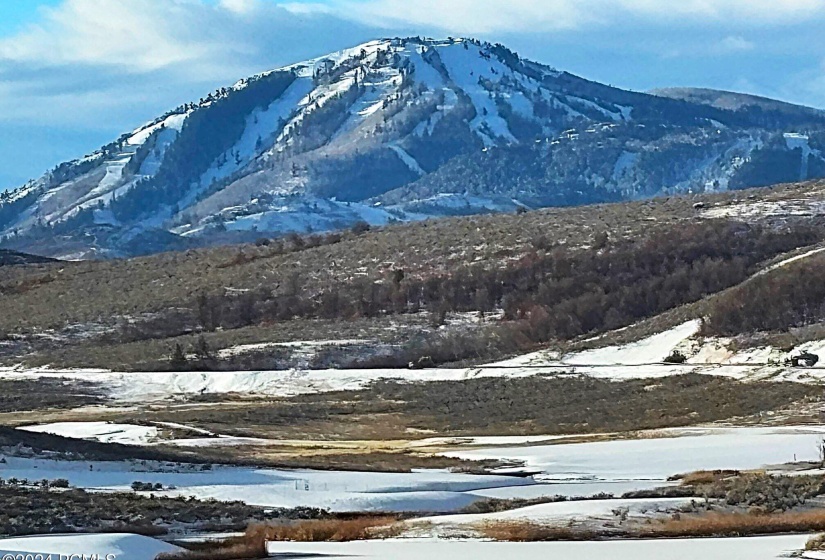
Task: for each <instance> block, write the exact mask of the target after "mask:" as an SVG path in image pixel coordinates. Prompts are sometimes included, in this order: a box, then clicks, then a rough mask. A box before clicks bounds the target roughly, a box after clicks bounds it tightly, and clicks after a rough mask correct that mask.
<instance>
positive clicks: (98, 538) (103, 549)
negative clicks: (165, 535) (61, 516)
mask: <svg viewBox="0 0 825 560" xmlns="http://www.w3.org/2000/svg"><path fill="white" fill-rule="evenodd" d="M182 551H183V550H182V549H181V548H178V547H177V546H174V545H171V544H169V543H165V542H163V541H159V540H157V539H152V538H149V537H143V536H140V535H131V534H127V533H111V534H105V535H35V536H30V537H15V538H10V539H0V554H3V555H8V554H10V555H18V554H23V555H24V556H20V558H24V557H26V558H33V556H31V555H38V557H40V556H42V557H44V558H47V557H48V556H49V555H53V557H55V558H57V557H60V556H62V557H63V558H68V556H69V555H85V557H87V558H88V557H91V556H92V555H97V557H98V558H101V559H103V560H105V559H106V558H107V556H108V557H109V558H115V559H116V560H154V559H155V557H156V556H157V555H158V554H162V553H175V552H182ZM79 557H80V556H74V558H79Z"/></svg>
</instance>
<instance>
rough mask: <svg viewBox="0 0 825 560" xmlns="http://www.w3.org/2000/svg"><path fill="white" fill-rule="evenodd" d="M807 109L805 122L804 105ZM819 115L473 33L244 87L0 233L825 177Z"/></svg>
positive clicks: (59, 246)
mask: <svg viewBox="0 0 825 560" xmlns="http://www.w3.org/2000/svg"><path fill="white" fill-rule="evenodd" d="M812 111H813V112H812ZM821 130H825V113H821V114H820V113H819V112H816V111H815V110H813V109H810V108H804V107H801V108H797V109H788V108H787V107H785V106H784V105H783V106H782V110H781V111H780V110H773V109H771V108H767V109H766V108H764V107H762V106H759V105H747V104H746V105H742V106H740V107H738V108H737V109H736V110H730V109H725V108H719V107H715V106H712V105H711V104H708V103H706V102H695V101H686V100H683V99H671V98H668V97H662V96H655V95H649V94H645V93H638V92H631V91H625V90H621V89H618V88H613V87H611V86H606V85H603V84H599V83H598V82H593V81H590V80H586V79H584V78H580V77H578V76H574V75H573V74H569V73H567V72H564V71H560V70H557V69H554V68H552V67H550V66H546V65H543V64H540V63H537V62H533V61H529V60H525V59H522V58H520V57H519V56H518V55H517V54H516V53H514V52H512V51H510V50H509V49H507V48H506V47H504V46H503V45H492V44H490V43H482V42H479V41H476V40H473V39H447V40H434V39H422V38H412V37H411V38H403V39H402V38H395V39H380V40H375V41H370V42H367V43H364V44H362V45H358V46H356V47H353V48H349V49H344V50H342V51H338V52H336V53H332V54H330V55H327V56H322V57H318V58H315V59H311V60H308V61H304V62H300V63H297V64H293V65H290V66H286V67H283V68H279V69H275V70H271V71H268V72H264V73H261V74H258V75H255V76H252V77H250V78H247V79H244V80H240V81H238V82H236V83H235V84H234V85H233V86H231V87H226V88H220V89H218V90H216V91H215V92H213V93H211V94H209V95H207V96H206V97H204V98H202V99H201V100H199V102H197V103H188V104H185V105H182V106H180V107H178V108H177V109H174V110H172V111H169V112H167V113H166V114H164V115H162V116H160V117H159V118H157V119H154V120H152V121H149V122H148V123H147V124H146V125H144V126H142V127H139V128H138V129H136V130H135V131H133V132H131V133H127V134H124V135H121V137H119V138H118V139H117V140H116V141H114V142H112V143H110V144H108V145H106V146H104V147H102V148H101V149H100V150H98V151H96V152H94V153H92V154H90V155H88V156H86V157H84V158H80V159H78V160H74V161H72V162H67V163H64V164H61V165H59V166H57V167H56V168H55V169H54V170H52V171H51V172H49V173H47V174H46V175H44V176H43V177H41V178H40V179H37V180H34V181H30V182H29V183H27V184H26V185H24V186H23V187H21V188H20V189H17V190H15V191H11V192H8V193H4V194H3V195H0V240H2V245H3V246H6V247H8V248H11V249H16V250H27V249H31V248H32V247H37V249H38V251H39V252H41V253H43V254H47V255H49V256H56V257H61V258H95V257H119V256H130V255H136V254H148V253H152V252H157V251H163V250H174V249H181V248H188V247H197V246H203V245H211V244H216V243H224V242H232V241H238V242H243V241H251V240H254V239H255V238H256V237H260V236H271V235H279V234H284V233H288V232H298V233H307V232H313V231H328V230H335V229H342V228H346V227H349V226H351V225H352V224H354V223H357V222H361V221H366V222H368V223H370V224H374V225H383V224H386V223H389V222H392V221H410V220H420V219H425V218H428V217H433V216H441V215H450V214H473V213H485V212H496V211H509V210H513V209H515V208H518V207H520V206H528V207H542V206H566V205H574V204H588V203H593V202H610V201H616V200H627V199H636V198H645V197H649V196H656V195H661V194H671V193H680V192H705V191H718V190H727V189H730V188H743V187H749V186H761V185H767V184H772V183H777V182H783V181H790V180H804V179H808V178H814V177H820V176H825V157H823V152H825V136H823V134H822V132H821Z"/></svg>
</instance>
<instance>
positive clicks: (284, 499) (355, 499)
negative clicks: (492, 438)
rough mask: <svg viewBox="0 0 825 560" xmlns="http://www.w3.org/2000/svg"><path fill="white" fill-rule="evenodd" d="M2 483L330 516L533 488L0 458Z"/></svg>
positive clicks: (426, 506) (514, 481) (433, 478)
mask: <svg viewBox="0 0 825 560" xmlns="http://www.w3.org/2000/svg"><path fill="white" fill-rule="evenodd" d="M6 461H7V462H6V463H4V464H0V477H2V478H4V479H9V478H17V479H23V478H27V479H37V480H40V479H43V478H46V479H49V480H54V479H58V478H65V479H67V480H68V481H69V483H70V484H71V485H72V486H77V487H80V488H86V489H90V490H99V491H110V492H114V491H116V492H130V491H131V490H130V487H131V484H132V482H135V481H141V482H151V483H152V484H156V483H160V484H162V485H163V486H164V488H165V490H163V491H154V492H152V493H154V494H160V495H166V496H184V497H188V496H195V497H196V498H201V499H209V498H214V499H217V500H227V501H232V500H241V501H244V502H246V503H248V504H251V505H258V506H265V507H290V508H291V507H299V506H307V507H318V508H324V509H329V510H331V511H342V512H357V511H397V512H403V511H411V512H451V511H456V510H459V509H461V508H464V507H466V506H468V505H470V504H472V503H473V502H476V501H478V500H479V499H481V497H480V496H478V495H476V494H474V491H476V490H482V489H489V488H496V487H502V486H507V487H520V486H527V485H532V484H535V482H534V481H532V480H531V479H529V478H514V477H507V476H478V475H468V474H458V473H450V472H446V471H419V472H413V473H367V472H350V471H346V472H337V471H312V470H279V469H256V468H250V467H229V466H215V467H213V468H212V469H209V470H202V469H201V468H200V467H199V466H198V465H175V464H172V463H162V464H160V463H153V462H147V461H135V462H125V461H124V462H88V461H56V460H48V459H30V458H20V457H6Z"/></svg>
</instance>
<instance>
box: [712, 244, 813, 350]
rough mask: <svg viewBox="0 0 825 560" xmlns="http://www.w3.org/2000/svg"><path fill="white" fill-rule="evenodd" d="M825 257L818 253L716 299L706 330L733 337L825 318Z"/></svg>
mask: <svg viewBox="0 0 825 560" xmlns="http://www.w3.org/2000/svg"><path fill="white" fill-rule="evenodd" d="M823 275H825V257H823V256H821V255H814V256H811V257H808V258H807V259H805V260H802V261H800V262H796V263H792V264H789V265H786V266H785V267H782V268H779V269H777V270H774V271H772V272H770V273H769V274H764V275H761V276H758V277H756V278H754V279H753V280H751V281H749V282H747V283H745V284H743V285H741V286H738V287H737V288H736V289H735V290H731V291H730V292H728V293H725V294H722V295H720V296H719V297H718V298H716V299H715V301H714V302H713V307H712V310H711V312H710V313H709V315H708V317H707V319H706V321H705V324H704V328H703V330H704V331H705V332H706V333H707V334H709V335H719V336H731V335H737V334H741V333H745V332H756V331H786V330H788V329H791V328H794V327H804V326H806V325H811V324H815V323H819V322H822V321H823V320H825V283H823V282H822V278H823V277H825V276H823Z"/></svg>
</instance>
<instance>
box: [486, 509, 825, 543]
mask: <svg viewBox="0 0 825 560" xmlns="http://www.w3.org/2000/svg"><path fill="white" fill-rule="evenodd" d="M477 529H478V531H479V532H480V533H481V534H482V535H484V536H485V537H488V538H491V539H494V540H497V541H508V542H539V541H577V540H594V539H598V538H599V537H604V536H608V533H607V532H606V531H599V530H596V529H590V528H586V527H567V526H565V527H559V526H552V525H542V524H540V523H534V522H529V521H506V522H498V523H487V524H484V525H481V526H479V527H477ZM811 531H825V511H823V510H812V511H796V512H783V513H775V514H760V513H716V512H714V513H706V514H703V515H696V516H684V515H682V516H675V517H673V518H670V519H666V520H662V521H658V522H653V523H652V524H650V525H643V526H637V527H628V528H625V529H623V530H621V531H620V532H619V533H617V532H616V531H611V532H610V533H609V535H610V536H613V537H616V536H622V537H626V538H643V539H657V538H659V539H666V538H671V539H672V538H686V537H687V538H702V537H746V536H754V535H769V534H775V533H807V532H811ZM823 542H825V539H823V538H820V539H817V538H813V539H811V541H809V543H808V546H809V547H817V546H822V543H823Z"/></svg>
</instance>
